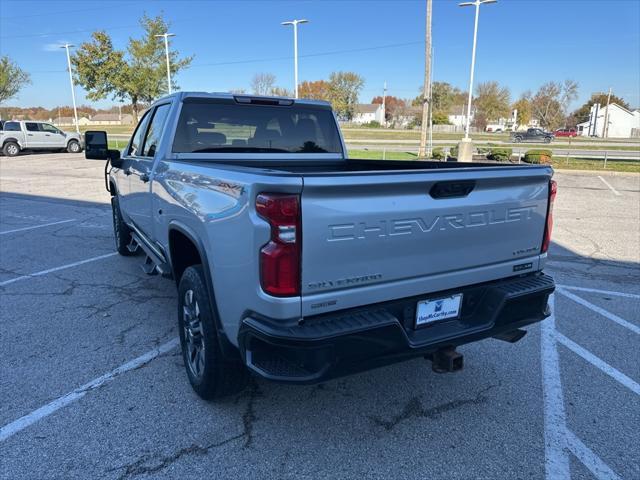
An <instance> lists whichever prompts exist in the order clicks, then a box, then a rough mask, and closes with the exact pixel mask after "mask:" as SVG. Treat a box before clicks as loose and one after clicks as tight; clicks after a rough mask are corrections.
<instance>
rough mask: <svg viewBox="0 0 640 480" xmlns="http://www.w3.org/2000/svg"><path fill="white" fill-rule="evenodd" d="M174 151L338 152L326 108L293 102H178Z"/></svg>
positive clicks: (329, 112)
mask: <svg viewBox="0 0 640 480" xmlns="http://www.w3.org/2000/svg"><path fill="white" fill-rule="evenodd" d="M173 152H175V153H224V152H229V153H342V146H341V143H340V137H339V135H338V129H337V126H336V122H335V120H334V118H333V113H332V112H331V110H329V109H325V108H316V107H310V106H302V105H293V106H280V105H243V104H221V103H210V102H205V101H203V102H193V103H192V102H189V103H184V104H183V106H182V111H181V113H180V119H179V120H178V126H177V128H176V135H175V139H174V142H173Z"/></svg>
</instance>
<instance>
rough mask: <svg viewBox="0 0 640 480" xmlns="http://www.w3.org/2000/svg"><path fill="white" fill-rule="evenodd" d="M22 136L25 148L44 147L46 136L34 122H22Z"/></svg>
mask: <svg viewBox="0 0 640 480" xmlns="http://www.w3.org/2000/svg"><path fill="white" fill-rule="evenodd" d="M24 137H25V140H26V145H24V146H25V147H26V148H46V144H47V143H46V141H45V140H46V137H45V135H44V132H43V131H42V130H40V124H39V123H36V122H24Z"/></svg>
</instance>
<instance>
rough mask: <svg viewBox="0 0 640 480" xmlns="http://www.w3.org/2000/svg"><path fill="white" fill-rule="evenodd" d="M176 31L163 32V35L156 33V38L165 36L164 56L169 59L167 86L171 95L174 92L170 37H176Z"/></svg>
mask: <svg viewBox="0 0 640 480" xmlns="http://www.w3.org/2000/svg"><path fill="white" fill-rule="evenodd" d="M175 36H176V34H175V33H163V34H162V35H154V37H156V38H160V37H163V38H164V56H165V58H166V60H167V88H168V90H169V95H171V93H172V89H171V68H170V66H169V37H175Z"/></svg>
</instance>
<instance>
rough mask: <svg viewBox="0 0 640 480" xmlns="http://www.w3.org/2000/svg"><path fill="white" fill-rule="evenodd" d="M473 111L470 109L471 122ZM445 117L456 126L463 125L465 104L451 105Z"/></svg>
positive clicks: (465, 111)
mask: <svg viewBox="0 0 640 480" xmlns="http://www.w3.org/2000/svg"><path fill="white" fill-rule="evenodd" d="M474 114H475V111H474V110H473V108H472V109H471V122H470V123H473V116H474ZM447 118H448V119H449V123H450V124H451V125H454V126H456V127H465V126H466V124H467V106H466V105H453V106H452V107H450V108H449V111H448V112H447Z"/></svg>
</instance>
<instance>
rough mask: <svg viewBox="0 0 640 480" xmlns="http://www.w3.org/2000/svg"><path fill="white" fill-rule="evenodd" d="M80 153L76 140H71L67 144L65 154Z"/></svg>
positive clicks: (80, 148) (80, 149)
mask: <svg viewBox="0 0 640 480" xmlns="http://www.w3.org/2000/svg"><path fill="white" fill-rule="evenodd" d="M81 151H82V147H81V146H80V143H79V142H78V141H77V140H71V141H69V143H68V144H67V152H69V153H80V152H81Z"/></svg>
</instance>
